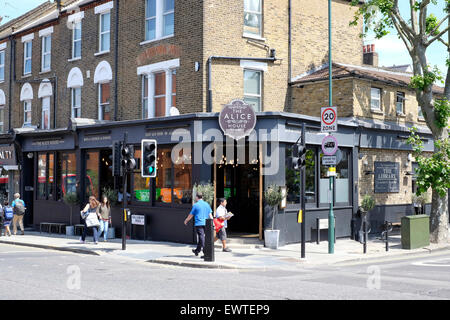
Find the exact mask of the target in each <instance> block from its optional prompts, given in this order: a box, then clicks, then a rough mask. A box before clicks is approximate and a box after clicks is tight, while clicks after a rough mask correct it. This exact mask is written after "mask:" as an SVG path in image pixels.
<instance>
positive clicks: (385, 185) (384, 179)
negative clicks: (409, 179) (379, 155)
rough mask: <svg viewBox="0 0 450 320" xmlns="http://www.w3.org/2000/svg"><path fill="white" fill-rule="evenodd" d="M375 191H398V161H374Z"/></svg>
mask: <svg viewBox="0 0 450 320" xmlns="http://www.w3.org/2000/svg"><path fill="white" fill-rule="evenodd" d="M374 167H375V177H374V179H375V183H374V184H375V192H376V193H388V192H400V170H399V169H400V165H399V163H398V162H375V163H374Z"/></svg>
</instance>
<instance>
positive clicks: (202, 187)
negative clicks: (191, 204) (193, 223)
mask: <svg viewBox="0 0 450 320" xmlns="http://www.w3.org/2000/svg"><path fill="white" fill-rule="evenodd" d="M198 192H200V193H201V194H202V195H203V200H204V201H206V202H208V203H209V205H210V206H211V208H212V206H213V204H214V185H213V184H212V183H207V184H195V185H194V192H193V194H194V195H196V194H197V193H198Z"/></svg>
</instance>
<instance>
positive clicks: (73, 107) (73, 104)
mask: <svg viewBox="0 0 450 320" xmlns="http://www.w3.org/2000/svg"><path fill="white" fill-rule="evenodd" d="M76 90H80V91H79V92H80V105H79V106H76V105H75V102H76V99H75V93H76ZM70 91H71V99H70V101H71V103H70V110H71V115H72V118H81V105H82V102H81V97H82V95H81V94H82V92H81V87H75V88H70ZM75 109H78V110H79V117H75V112H74V111H75Z"/></svg>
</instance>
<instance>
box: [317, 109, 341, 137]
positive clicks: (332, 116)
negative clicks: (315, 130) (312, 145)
mask: <svg viewBox="0 0 450 320" xmlns="http://www.w3.org/2000/svg"><path fill="white" fill-rule="evenodd" d="M321 111H322V112H321V113H320V122H321V130H320V131H322V132H335V131H337V108H336V107H325V108H321Z"/></svg>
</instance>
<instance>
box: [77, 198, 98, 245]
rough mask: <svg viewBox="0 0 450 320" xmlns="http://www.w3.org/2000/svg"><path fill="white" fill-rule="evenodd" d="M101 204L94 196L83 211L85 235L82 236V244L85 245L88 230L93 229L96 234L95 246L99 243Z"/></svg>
mask: <svg viewBox="0 0 450 320" xmlns="http://www.w3.org/2000/svg"><path fill="white" fill-rule="evenodd" d="M99 207H100V203H99V202H98V201H97V199H95V197H94V196H90V197H89V203H88V204H87V205H86V206H85V207H84V209H83V210H82V211H81V217H82V218H83V219H84V228H83V234H82V235H81V238H80V242H81V243H85V240H86V233H87V229H88V228H92V232H93V234H94V244H97V243H98V230H97V227H98V226H99V225H100V222H99V221H98V214H99V213H98V212H99Z"/></svg>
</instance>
